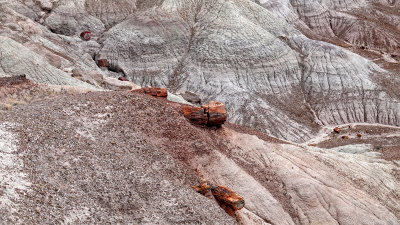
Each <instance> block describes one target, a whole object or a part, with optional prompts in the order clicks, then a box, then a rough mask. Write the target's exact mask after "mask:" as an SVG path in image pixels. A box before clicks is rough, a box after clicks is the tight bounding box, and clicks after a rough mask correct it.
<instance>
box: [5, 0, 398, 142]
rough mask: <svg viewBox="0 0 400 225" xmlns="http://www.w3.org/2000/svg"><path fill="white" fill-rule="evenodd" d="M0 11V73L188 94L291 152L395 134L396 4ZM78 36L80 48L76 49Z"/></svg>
mask: <svg viewBox="0 0 400 225" xmlns="http://www.w3.org/2000/svg"><path fill="white" fill-rule="evenodd" d="M0 7H1V8H0V13H1V15H0V18H1V23H0V26H1V27H0V28H1V30H0V32H1V33H0V38H1V42H0V52H1V58H0V60H1V61H0V62H1V63H0V74H1V73H5V74H9V75H20V74H26V75H27V76H28V78H30V79H31V80H33V81H35V82H39V83H48V84H62V85H65V84H67V85H75V86H85V87H87V86H88V84H91V85H92V86H97V87H98V86H105V85H104V83H106V84H108V83H114V82H113V81H110V78H107V79H105V77H119V76H125V77H127V78H129V79H130V80H131V81H133V82H134V83H136V84H138V85H141V86H146V85H151V86H163V87H168V88H169V90H170V91H172V92H174V93H184V92H186V91H190V92H193V93H195V94H197V95H198V96H199V97H200V98H201V99H202V100H203V101H204V102H206V101H208V100H219V101H222V102H224V103H226V106H227V107H228V111H229V113H230V117H229V120H230V122H233V123H236V124H240V125H245V126H248V127H251V128H255V129H257V130H259V131H262V132H265V133H268V134H270V135H273V136H275V137H278V138H283V139H286V140H290V141H294V142H303V141H307V140H309V139H311V138H313V136H314V135H316V134H317V133H318V131H319V130H320V129H321V128H322V127H324V126H327V125H337V124H346V123H380V124H386V125H394V126H399V125H400V124H399V109H400V106H399V94H398V93H399V89H398V86H399V85H398V83H399V78H398V76H397V75H398V73H399V71H400V70H399V66H398V60H399V55H400V52H399V51H400V50H399V40H398V38H397V37H398V36H399V33H400V31H399V29H400V28H399V24H400V19H399V18H400V17H399V7H400V6H399V2H398V1H384V0H380V1H367V0H357V1H353V0H345V1H336V0H331V1H314V0H312V1H266V0H263V1H259V0H257V1H251V0H229V1H228V0H188V1H178V0H151V1H139V0H137V1H124V0H119V1H109V0H107V1H106V0H57V1H56V0H37V1H32V0H27V1H17V0H12V1H2V2H1V3H0ZM82 31H91V32H92V33H93V34H94V37H93V38H92V40H91V41H88V42H85V41H82V40H81V39H80V38H79V34H80V33H81V32H82ZM99 59H107V60H108V62H109V65H108V69H107V70H104V69H103V70H100V69H99V67H98V66H97V65H96V63H95V61H96V62H97V61H98V60H99ZM71 75H72V76H74V77H76V78H79V79H80V80H77V79H72V78H71ZM82 81H84V82H82ZM102 84H103V85H102ZM89 88H90V87H89ZM92 88H93V87H92Z"/></svg>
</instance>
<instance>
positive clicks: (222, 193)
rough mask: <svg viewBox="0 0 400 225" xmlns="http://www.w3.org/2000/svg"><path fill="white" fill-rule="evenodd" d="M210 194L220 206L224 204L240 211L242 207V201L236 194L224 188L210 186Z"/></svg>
mask: <svg viewBox="0 0 400 225" xmlns="http://www.w3.org/2000/svg"><path fill="white" fill-rule="evenodd" d="M211 192H212V194H213V195H214V197H215V199H217V201H218V202H220V203H221V204H226V205H228V206H230V207H232V209H234V210H240V209H242V208H243V207H244V199H243V197H242V196H240V195H238V194H237V193H236V192H234V191H232V190H231V189H229V188H227V187H224V186H220V185H218V186H212V187H211Z"/></svg>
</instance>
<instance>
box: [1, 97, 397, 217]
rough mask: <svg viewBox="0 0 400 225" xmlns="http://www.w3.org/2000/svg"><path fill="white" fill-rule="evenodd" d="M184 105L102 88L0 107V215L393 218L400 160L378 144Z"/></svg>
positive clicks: (395, 215)
mask: <svg viewBox="0 0 400 225" xmlns="http://www.w3.org/2000/svg"><path fill="white" fill-rule="evenodd" d="M181 107H182V106H181V105H179V104H177V103H172V102H167V101H166V100H165V99H156V98H154V97H151V96H147V95H144V94H137V93H129V92H103V93H87V94H75V95H65V96H60V97H55V98H52V99H48V100H43V101H38V102H35V103H31V104H28V105H19V106H14V107H13V108H12V109H11V110H10V111H7V112H2V113H1V117H0V146H1V151H0V156H1V157H0V159H1V160H0V168H1V171H0V173H1V174H2V177H3V179H1V180H0V182H1V183H0V184H1V186H0V187H1V189H0V190H1V192H0V193H1V195H0V200H1V201H0V209H1V212H2V213H1V214H0V220H1V221H3V222H5V223H8V224H10V223H46V224H47V223H72V224H82V223H84V224H99V223H135V224H137V223H140V224H146V223H151V224H176V223H184V224H197V223H206V224H234V223H235V221H236V222H238V223H240V224H337V223H339V224H371V223H372V224H397V223H398V221H399V219H400V196H399V195H398V193H400V190H399V187H400V179H399V165H398V163H396V162H391V161H386V160H384V159H380V157H379V154H377V153H372V152H370V153H363V154H349V153H342V152H337V151H331V150H324V149H320V148H315V147H300V146H296V145H292V144H288V143H285V142H282V141H279V140H276V139H273V138H270V137H268V136H266V135H263V134H260V133H257V132H255V131H249V130H247V129H244V128H242V127H240V126H233V125H226V126H223V127H222V128H221V129H214V128H208V127H202V126H195V125H192V124H191V123H190V122H189V121H188V120H187V119H186V118H185V117H184V115H183V113H182V112H181ZM31 118H35V120H32V119H31ZM249 132H250V133H252V134H249ZM202 179H206V180H207V181H208V182H209V183H212V184H216V185H223V186H227V187H229V188H231V189H232V190H234V191H236V192H237V193H238V194H239V195H241V196H242V197H243V198H244V200H245V208H243V209H242V210H239V211H236V213H235V215H234V217H230V216H229V215H228V214H226V213H225V212H224V211H223V210H222V209H221V208H219V206H218V204H217V203H216V202H215V201H213V200H211V199H208V198H206V197H204V196H202V195H200V194H198V193H196V192H195V191H194V190H192V188H191V186H193V185H198V184H200V183H201V180H202Z"/></svg>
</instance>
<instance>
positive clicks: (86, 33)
mask: <svg viewBox="0 0 400 225" xmlns="http://www.w3.org/2000/svg"><path fill="white" fill-rule="evenodd" d="M80 36H81V38H82V40H85V41H89V40H90V39H91V38H92V32H90V31H84V32H82V33H81V35H80Z"/></svg>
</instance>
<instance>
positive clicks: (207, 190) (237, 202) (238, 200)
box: [193, 181, 245, 216]
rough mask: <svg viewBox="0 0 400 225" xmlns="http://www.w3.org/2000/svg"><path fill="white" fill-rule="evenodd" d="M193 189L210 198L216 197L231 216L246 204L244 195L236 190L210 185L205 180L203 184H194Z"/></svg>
mask: <svg viewBox="0 0 400 225" xmlns="http://www.w3.org/2000/svg"><path fill="white" fill-rule="evenodd" d="M193 189H194V190H195V191H197V192H198V193H200V194H202V195H204V196H206V197H208V198H212V197H214V199H215V200H216V201H217V202H218V205H219V206H220V207H221V208H223V209H224V210H225V212H226V213H228V214H229V215H230V216H234V215H235V211H236V210H240V209H242V208H243V207H244V204H245V202H244V199H243V197H242V196H240V195H238V194H237V193H236V192H234V191H232V190H231V189H229V188H227V187H224V186H220V185H218V186H214V185H209V184H208V183H207V181H204V182H203V184H201V185H198V186H193Z"/></svg>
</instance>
